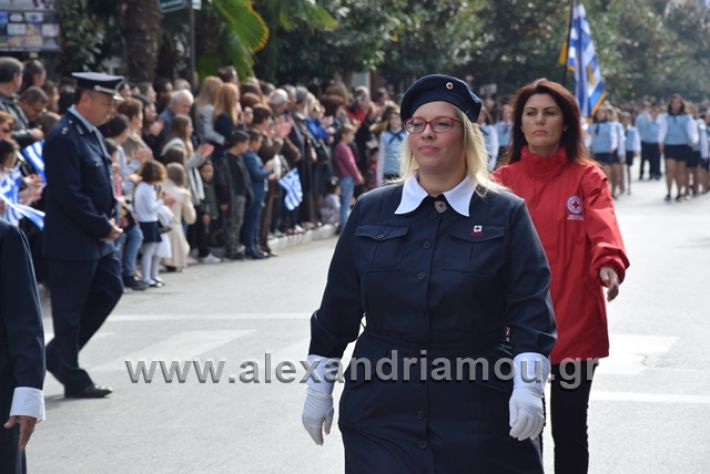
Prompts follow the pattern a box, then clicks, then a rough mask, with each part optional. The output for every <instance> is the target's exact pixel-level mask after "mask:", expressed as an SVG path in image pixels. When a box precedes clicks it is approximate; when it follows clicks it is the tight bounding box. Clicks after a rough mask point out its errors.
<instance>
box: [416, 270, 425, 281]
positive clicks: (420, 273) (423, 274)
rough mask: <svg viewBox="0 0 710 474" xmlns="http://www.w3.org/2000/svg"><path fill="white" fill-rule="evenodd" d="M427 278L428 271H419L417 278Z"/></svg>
mask: <svg viewBox="0 0 710 474" xmlns="http://www.w3.org/2000/svg"><path fill="white" fill-rule="evenodd" d="M425 278H426V273H424V272H419V273H417V280H423V279H425Z"/></svg>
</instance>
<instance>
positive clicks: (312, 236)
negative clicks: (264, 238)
mask: <svg viewBox="0 0 710 474" xmlns="http://www.w3.org/2000/svg"><path fill="white" fill-rule="evenodd" d="M334 236H335V226H333V225H329V224H326V225H323V226H321V227H317V228H315V229H311V230H307V231H306V232H304V233H302V234H294V235H285V236H283V237H278V238H272V239H269V248H271V250H284V249H289V248H293V247H297V246H299V245H303V244H308V243H311V242H316V241H318V240H324V239H329V238H331V237H334Z"/></svg>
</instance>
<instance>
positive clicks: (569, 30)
mask: <svg viewBox="0 0 710 474" xmlns="http://www.w3.org/2000/svg"><path fill="white" fill-rule="evenodd" d="M574 3H575V0H570V2H569V4H570V8H569V23H568V25H567V43H566V44H567V54H566V56H565V57H566V58H567V61H565V63H564V64H563V65H562V85H563V86H565V87H567V63H568V62H569V40H570V36H572V19H573V17H574Z"/></svg>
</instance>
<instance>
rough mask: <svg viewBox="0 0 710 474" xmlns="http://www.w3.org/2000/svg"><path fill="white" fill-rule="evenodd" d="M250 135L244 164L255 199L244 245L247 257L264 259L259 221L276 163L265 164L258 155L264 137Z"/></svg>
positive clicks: (249, 214) (254, 134) (247, 215)
mask: <svg viewBox="0 0 710 474" xmlns="http://www.w3.org/2000/svg"><path fill="white" fill-rule="evenodd" d="M248 133H249V149H248V150H247V151H246V152H245V153H244V155H243V157H244V164H245V165H246V167H247V170H249V178H250V180H251V189H252V194H253V195H254V199H253V200H252V203H251V206H249V208H248V210H247V213H246V218H245V220H244V245H245V246H246V255H247V257H249V258H253V259H262V258H266V257H267V256H268V255H267V254H266V253H264V252H262V251H261V250H260V249H259V221H260V220H261V210H262V208H263V207H264V196H265V195H266V182H267V179H270V178H274V179H275V177H276V175H275V174H274V173H273V172H272V170H273V168H274V162H273V161H271V160H270V161H268V162H267V163H266V164H263V163H262V161H261V158H260V157H259V155H258V154H257V152H258V151H259V149H260V148H261V145H262V142H263V135H262V134H261V133H259V132H256V131H253V130H252V131H250V132H248Z"/></svg>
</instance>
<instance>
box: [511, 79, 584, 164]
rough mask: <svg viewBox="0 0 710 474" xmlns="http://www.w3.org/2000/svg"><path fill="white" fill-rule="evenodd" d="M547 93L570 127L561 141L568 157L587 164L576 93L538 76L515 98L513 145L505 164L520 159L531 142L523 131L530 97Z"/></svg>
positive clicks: (518, 92) (520, 90) (563, 133)
mask: <svg viewBox="0 0 710 474" xmlns="http://www.w3.org/2000/svg"><path fill="white" fill-rule="evenodd" d="M535 94H547V95H549V96H550V97H552V99H553V100H554V101H555V103H556V104H557V106H558V107H559V108H560V110H561V111H562V116H563V119H564V123H565V125H566V127H567V130H565V131H564V132H562V137H561V138H560V143H561V144H562V145H563V146H564V147H565V151H566V152H567V159H568V160H570V161H574V162H578V163H584V162H586V161H587V147H586V145H585V144H584V139H583V138H582V128H581V126H580V114H579V106H577V101H576V100H575V98H574V96H573V95H572V94H571V93H570V92H569V91H568V90H567V89H565V88H564V87H563V86H562V84H558V83H557V82H552V81H548V80H547V79H538V80H536V81H533V82H531V83H530V84H526V85H524V86H522V87H521V88H520V89H518V91H517V92H516V93H515V97H514V98H513V137H512V144H511V146H510V148H509V149H508V153H506V156H505V158H504V159H503V163H504V164H510V163H515V162H516V161H518V160H520V151H521V150H522V149H523V147H524V146H525V145H527V144H528V142H527V140H525V135H524V134H523V130H522V119H523V109H524V108H525V104H527V103H528V100H529V99H530V97H531V96H533V95H535Z"/></svg>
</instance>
